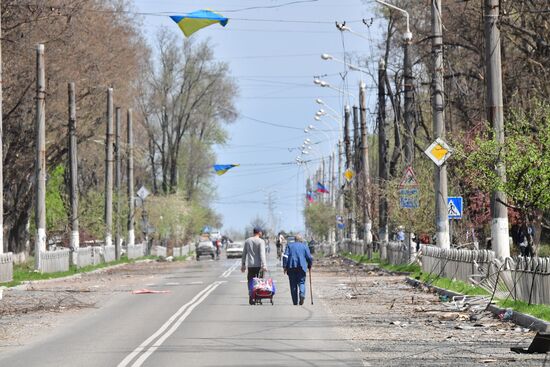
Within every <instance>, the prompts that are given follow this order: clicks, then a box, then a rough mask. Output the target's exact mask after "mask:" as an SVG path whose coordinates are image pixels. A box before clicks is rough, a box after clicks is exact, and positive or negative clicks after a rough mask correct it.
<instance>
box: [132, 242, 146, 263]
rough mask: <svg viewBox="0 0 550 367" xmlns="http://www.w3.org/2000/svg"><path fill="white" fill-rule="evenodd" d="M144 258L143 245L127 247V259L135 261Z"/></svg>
mask: <svg viewBox="0 0 550 367" xmlns="http://www.w3.org/2000/svg"><path fill="white" fill-rule="evenodd" d="M143 256H145V244H142V243H140V244H137V245H134V246H128V259H137V258H140V257H143Z"/></svg>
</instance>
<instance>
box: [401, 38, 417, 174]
mask: <svg viewBox="0 0 550 367" xmlns="http://www.w3.org/2000/svg"><path fill="white" fill-rule="evenodd" d="M411 42H412V33H411V32H409V31H408V29H407V32H405V34H404V35H403V55H404V60H403V64H404V66H403V74H404V75H403V77H404V79H405V113H404V119H405V166H407V167H409V166H412V165H413V161H414V129H415V126H414V125H415V121H414V106H413V90H414V85H413V75H412V62H411V55H410V52H411V51H410V45H411Z"/></svg>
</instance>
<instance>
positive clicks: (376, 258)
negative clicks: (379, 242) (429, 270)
mask: <svg viewBox="0 0 550 367" xmlns="http://www.w3.org/2000/svg"><path fill="white" fill-rule="evenodd" d="M343 256H344V257H346V258H348V259H351V260H353V261H356V262H358V263H361V264H378V265H379V266H380V268H382V269H385V270H387V271H393V272H401V273H417V272H420V266H418V265H417V264H401V265H391V264H389V263H387V262H385V261H381V260H380V252H373V253H372V258H370V259H369V258H368V256H367V255H354V254H352V253H345V254H343Z"/></svg>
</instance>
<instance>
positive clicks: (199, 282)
mask: <svg viewBox="0 0 550 367" xmlns="http://www.w3.org/2000/svg"><path fill="white" fill-rule="evenodd" d="M187 284H204V282H201V281H198V282H191V283H187Z"/></svg>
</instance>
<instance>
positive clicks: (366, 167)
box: [359, 82, 372, 259]
mask: <svg viewBox="0 0 550 367" xmlns="http://www.w3.org/2000/svg"><path fill="white" fill-rule="evenodd" d="M365 87H366V86H365V83H363V82H361V83H360V84H359V104H360V105H359V107H360V108H359V117H360V121H361V160H362V162H363V164H362V165H361V172H362V174H361V183H362V186H363V187H362V189H361V193H362V195H363V208H362V209H363V231H364V234H363V240H364V244H365V246H366V248H367V256H368V258H369V259H371V258H372V219H371V215H370V172H369V171H370V164H369V141H368V140H367V139H368V134H367V105H366V104H367V103H366V95H365V94H366V93H365Z"/></svg>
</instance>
